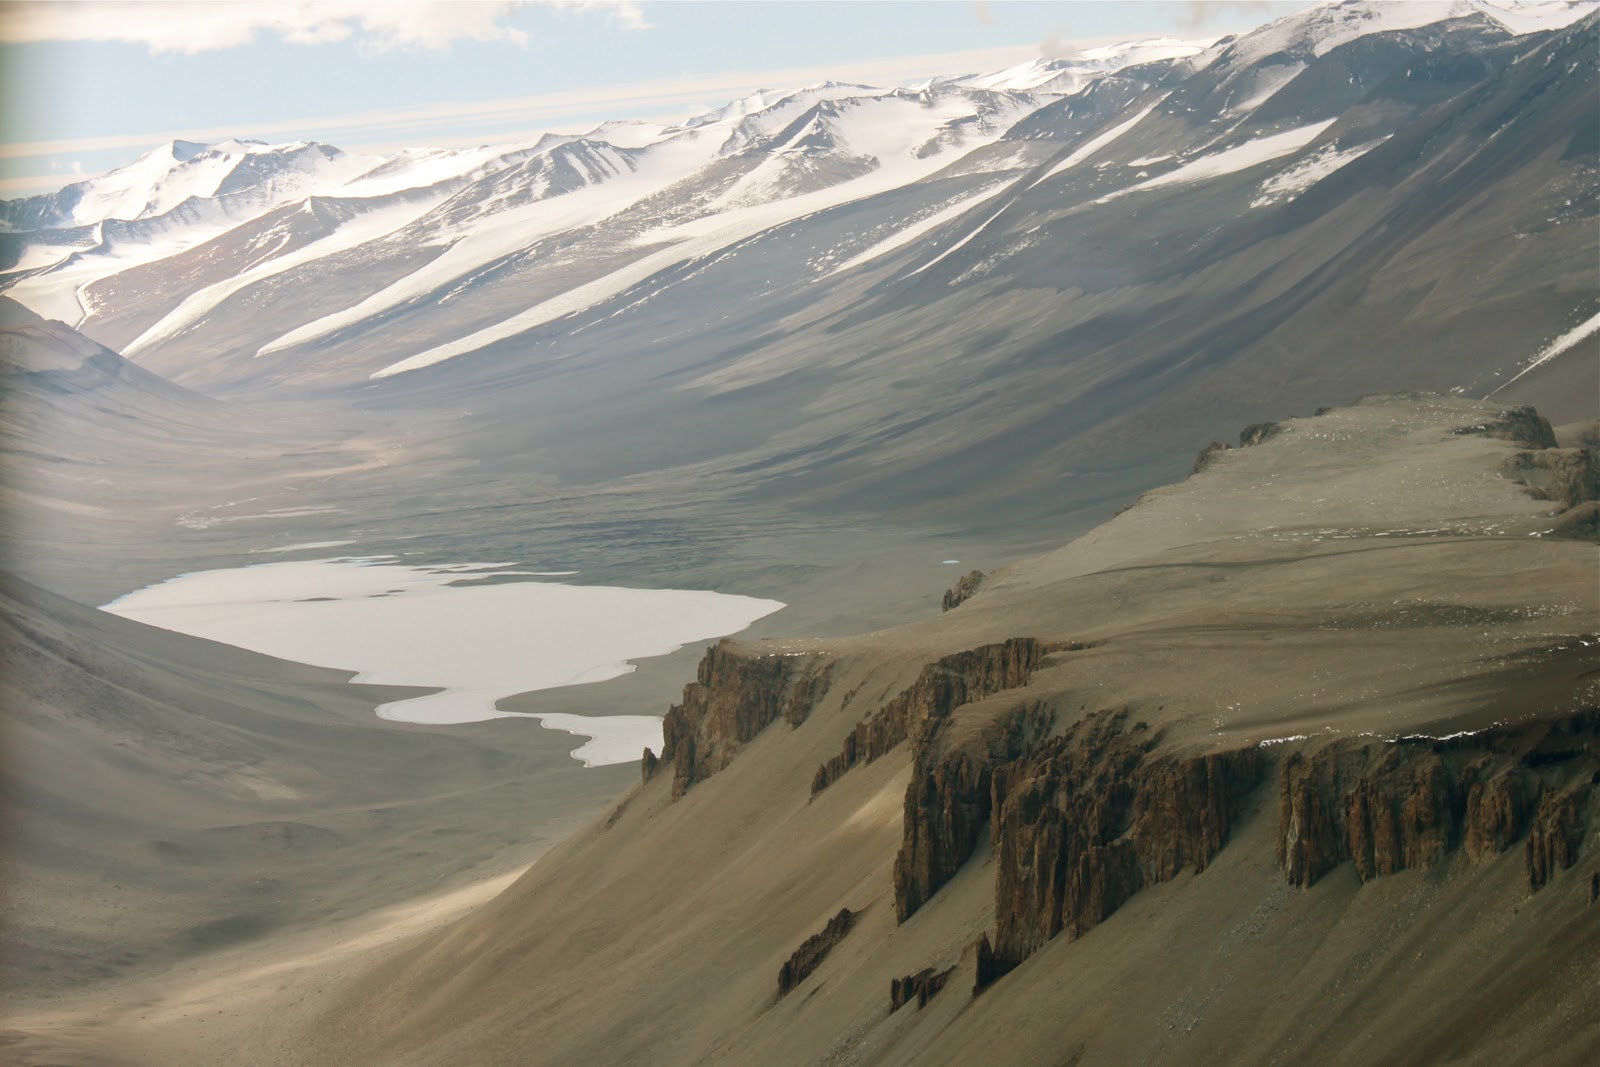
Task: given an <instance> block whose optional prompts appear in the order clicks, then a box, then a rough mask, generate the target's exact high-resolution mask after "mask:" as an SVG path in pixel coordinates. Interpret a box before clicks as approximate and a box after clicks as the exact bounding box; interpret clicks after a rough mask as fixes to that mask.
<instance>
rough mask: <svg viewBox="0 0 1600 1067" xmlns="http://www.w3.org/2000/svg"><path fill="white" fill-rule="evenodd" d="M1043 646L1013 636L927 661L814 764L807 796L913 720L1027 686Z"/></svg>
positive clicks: (887, 745)
mask: <svg viewBox="0 0 1600 1067" xmlns="http://www.w3.org/2000/svg"><path fill="white" fill-rule="evenodd" d="M1047 651H1049V650H1048V649H1046V647H1045V645H1044V644H1043V643H1041V642H1040V641H1038V640H1036V639H1034V638H1032V637H1013V638H1012V639H1011V640H1009V641H1006V642H1004V643H1002V644H998V645H983V646H981V647H979V648H974V649H972V650H970V651H968V652H958V653H956V654H955V655H953V656H945V657H944V658H943V659H940V660H937V661H936V662H933V663H930V664H928V665H927V666H926V667H924V668H923V669H922V673H921V674H920V675H918V677H917V680H916V681H915V682H914V683H913V684H912V685H911V687H910V688H909V689H906V690H904V691H903V692H901V693H900V694H899V695H898V696H896V697H895V698H894V699H893V700H891V701H889V703H887V704H885V705H884V706H883V707H882V708H880V709H878V711H877V712H875V713H874V714H873V715H871V716H869V717H868V718H866V719H864V720H863V721H861V722H860V723H858V724H857V725H856V728H855V729H854V730H853V731H851V732H850V734H849V735H848V736H846V737H845V739H844V746H843V747H842V748H841V749H840V751H839V754H838V755H837V756H834V757H833V758H832V759H830V760H829V761H828V762H827V763H824V764H823V765H822V766H820V767H818V768H817V773H816V775H815V776H814V777H813V778H812V780H811V795H812V796H816V795H817V794H818V793H820V792H822V791H823V790H824V789H826V788H827V787H828V786H830V785H832V784H833V783H834V782H836V781H838V779H839V777H840V776H841V775H843V774H844V773H845V772H846V771H848V770H849V769H850V768H851V767H854V766H856V765H857V764H858V763H871V762H872V761H873V760H875V759H877V758H878V757H879V756H881V755H883V754H884V753H885V752H888V751H889V750H890V749H892V748H894V747H895V746H896V745H898V744H899V743H900V742H902V741H904V740H905V739H906V738H907V737H909V736H910V735H911V731H912V729H913V727H914V726H916V725H917V724H920V723H922V722H925V721H927V720H929V719H935V718H943V717H945V716H947V715H949V714H950V712H951V711H953V710H955V709H956V708H958V707H960V706H961V705H962V704H966V703H969V702H971V701H974V700H980V699H982V698H983V697H987V696H992V695H994V694H995V693H998V692H1000V691H1001V690H1005V689H1015V688H1017V687H1018V686H1021V685H1026V684H1027V681H1028V678H1029V677H1030V676H1031V675H1032V674H1033V672H1034V671H1035V670H1036V669H1037V668H1038V666H1039V664H1040V662H1041V661H1042V660H1043V659H1044V656H1045V654H1046V652H1047Z"/></svg>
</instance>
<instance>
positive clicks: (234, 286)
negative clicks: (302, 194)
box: [123, 194, 443, 357]
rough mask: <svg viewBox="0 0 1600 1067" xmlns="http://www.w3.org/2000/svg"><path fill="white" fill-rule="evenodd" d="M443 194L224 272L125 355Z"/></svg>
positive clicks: (378, 232) (401, 220) (397, 222)
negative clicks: (249, 288)
mask: <svg viewBox="0 0 1600 1067" xmlns="http://www.w3.org/2000/svg"><path fill="white" fill-rule="evenodd" d="M440 199H443V194H440V196H438V197H435V198H432V199H428V200H424V201H422V202H420V203H419V202H405V203H400V204H396V205H392V206H390V207H388V208H383V209H379V210H377V211H370V212H367V213H366V214H364V215H358V216H356V217H355V218H353V219H350V220H349V221H347V222H345V223H344V224H343V225H341V226H340V227H339V228H338V229H336V230H334V231H333V232H332V233H330V234H328V235H326V236H324V237H321V238H319V239H317V240H315V241H313V242H311V243H310V244H308V245H306V246H304V247H303V248H299V249H296V250H295V251H293V252H291V253H289V254H288V255H284V256H278V257H276V258H273V259H267V260H265V261H264V262H260V263H257V264H256V265H255V266H252V267H251V268H250V269H248V270H246V271H243V272H241V273H239V274H236V275H234V276H233V277H231V278H224V279H223V280H222V281H220V282H215V283H213V284H211V285H208V286H206V287H205V288H203V289H198V290H196V291H195V292H193V293H190V294H189V295H188V296H187V297H185V298H184V299H183V302H182V303H180V304H179V305H178V306H177V307H175V308H173V309H172V310H171V311H169V312H168V313H167V314H166V315H164V316H162V318H161V319H160V320H159V321H157V322H156V323H154V324H153V325H151V326H150V328H149V329H147V330H145V331H144V333H142V334H140V335H139V336H138V337H136V338H134V339H133V341H132V342H131V343H129V344H128V345H127V347H125V348H124V349H123V355H125V356H128V357H132V356H134V355H137V354H138V353H139V352H141V351H143V350H145V349H147V348H149V347H151V346H152V345H156V344H160V343H161V342H163V341H169V340H171V339H172V338H174V337H177V336H178V335H179V334H182V333H183V332H185V331H186V330H189V329H191V328H193V327H194V326H195V325H196V324H197V323H199V322H200V320H201V319H203V318H204V317H205V316H206V315H208V314H210V313H211V312H212V311H214V310H216V308H217V306H218V305H220V304H221V303H222V302H223V301H224V300H226V299H227V298H228V297H230V296H232V295H233V294H234V293H237V292H238V291H239V290H241V289H244V288H246V287H247V286H250V285H253V284H255V283H256V282H258V281H261V280H262V279H264V278H270V277H272V276H273V275H275V274H282V273H283V272H284V271H286V270H291V269H293V268H294V267H298V266H300V265H301V264H302V263H309V262H311V261H312V260H315V259H320V258H321V257H323V256H328V255H332V254H334V253H336V252H343V251H345V250H346V249H349V248H354V247H356V246H357V245H361V244H365V243H366V242H368V241H371V240H375V239H377V238H379V237H382V236H384V235H385V234H388V233H392V232H393V231H395V230H397V229H399V228H400V227H402V226H404V225H406V224H407V223H409V222H412V221H413V220H415V219H416V218H417V217H418V216H420V215H422V214H425V213H426V212H427V211H429V210H430V209H431V208H433V207H434V206H435V205H436V204H437V203H438V202H439V200H440ZM310 209H311V206H310V202H309V201H307V203H306V206H305V208H304V210H307V211H309V210H310Z"/></svg>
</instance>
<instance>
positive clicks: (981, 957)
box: [972, 934, 1011, 996]
mask: <svg viewBox="0 0 1600 1067" xmlns="http://www.w3.org/2000/svg"><path fill="white" fill-rule="evenodd" d="M973 954H974V955H975V956H976V957H977V961H978V973H977V975H976V977H975V978H974V979H973V981H972V995H973V996H977V995H978V994H979V993H982V992H983V990H984V987H985V986H987V985H989V983H991V982H993V981H994V980H995V979H997V978H1000V977H1001V976H1003V975H1004V974H1005V973H1006V972H1007V971H1009V970H1010V969H1011V968H1009V967H1005V966H1002V965H1001V963H1000V961H999V960H997V959H996V958H995V955H994V946H993V945H992V944H990V943H989V935H988V934H982V935H980V936H979V937H978V944H977V946H976V947H975V949H974V953H973Z"/></svg>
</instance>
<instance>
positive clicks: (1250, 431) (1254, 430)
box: [1239, 422, 1283, 448]
mask: <svg viewBox="0 0 1600 1067" xmlns="http://www.w3.org/2000/svg"><path fill="white" fill-rule="evenodd" d="M1282 429H1283V424H1282V423H1277V422H1252V423H1251V424H1250V425H1249V426H1246V427H1245V428H1244V429H1242V430H1240V431H1239V447H1240V448H1249V447H1251V446H1252V445H1259V444H1260V443H1261V442H1263V441H1265V440H1266V439H1267V438H1269V437H1275V436H1277V434H1278V433H1279V432H1280V431H1281V430H1282Z"/></svg>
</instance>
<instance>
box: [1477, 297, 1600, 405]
mask: <svg viewBox="0 0 1600 1067" xmlns="http://www.w3.org/2000/svg"><path fill="white" fill-rule="evenodd" d="M1596 333H1600V312H1596V313H1595V314H1593V315H1590V316H1589V317H1588V318H1587V319H1585V320H1584V321H1583V322H1580V323H1579V324H1578V325H1576V326H1574V327H1573V328H1572V329H1570V330H1568V331H1567V332H1566V333H1564V334H1562V335H1561V336H1560V337H1557V338H1556V339H1555V340H1554V341H1551V342H1550V343H1549V344H1548V345H1546V346H1545V347H1544V348H1543V349H1542V350H1541V351H1540V352H1539V354H1538V355H1537V356H1534V357H1533V360H1532V361H1531V362H1530V363H1529V364H1528V365H1527V366H1526V367H1523V368H1522V369H1521V370H1519V371H1517V373H1516V374H1513V375H1512V376H1511V377H1510V378H1508V379H1507V380H1506V383H1505V385H1502V386H1500V387H1499V388H1497V389H1496V390H1495V391H1494V393H1498V392H1499V391H1500V390H1501V389H1504V388H1505V387H1506V385H1510V384H1511V383H1512V382H1514V381H1516V380H1517V379H1518V378H1520V377H1522V376H1523V375H1524V374H1527V373H1528V372H1529V371H1531V370H1533V369H1534V368H1535V367H1538V366H1541V365H1543V364H1545V363H1548V362H1550V361H1551V360H1552V359H1555V358H1556V357H1557V356H1559V355H1560V354H1561V353H1563V352H1565V351H1566V350H1567V349H1569V348H1571V347H1572V346H1573V345H1575V344H1577V343H1578V342H1579V341H1582V340H1583V339H1584V338H1586V337H1593V336H1594V335H1595V334H1596ZM1494 393H1490V394H1489V396H1494ZM1486 399H1487V398H1486Z"/></svg>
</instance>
